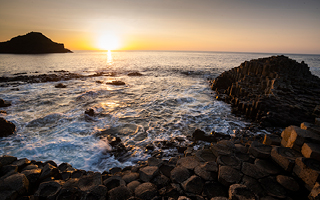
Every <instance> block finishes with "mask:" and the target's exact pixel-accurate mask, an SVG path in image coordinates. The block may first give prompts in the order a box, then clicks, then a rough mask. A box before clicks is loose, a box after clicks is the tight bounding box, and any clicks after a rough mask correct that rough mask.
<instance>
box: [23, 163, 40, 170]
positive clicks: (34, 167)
mask: <svg viewBox="0 0 320 200" xmlns="http://www.w3.org/2000/svg"><path fill="white" fill-rule="evenodd" d="M31 169H39V167H38V165H34V164H30V165H27V166H26V167H24V168H23V169H22V171H25V170H31Z"/></svg>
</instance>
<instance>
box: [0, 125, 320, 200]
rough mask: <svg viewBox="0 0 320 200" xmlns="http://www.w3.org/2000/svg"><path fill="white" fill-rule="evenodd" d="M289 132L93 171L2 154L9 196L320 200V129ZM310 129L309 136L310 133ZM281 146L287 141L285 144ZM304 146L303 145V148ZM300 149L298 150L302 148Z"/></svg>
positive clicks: (2, 188)
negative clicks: (165, 158) (169, 157)
mask: <svg viewBox="0 0 320 200" xmlns="http://www.w3.org/2000/svg"><path fill="white" fill-rule="evenodd" d="M316 123H318V125H315V124H309V123H302V124H301V126H300V127H296V126H290V127H287V128H286V129H285V130H284V131H283V132H282V134H281V137H280V136H278V135H275V134H267V135H265V136H264V140H263V142H262V141H257V140H250V139H249V140H248V139H247V140H244V138H231V139H230V140H220V141H218V142H217V143H212V144H211V145H210V146H205V147H204V148H203V149H201V150H191V151H190V150H186V151H185V153H184V156H181V157H173V158H171V159H170V160H169V161H168V160H162V159H159V158H156V157H150V158H149V159H148V160H147V161H141V162H138V164H137V165H136V166H128V167H125V168H124V169H121V168H119V167H115V168H112V169H110V170H109V172H103V173H98V172H91V171H84V170H79V169H75V168H73V167H72V166H71V165H70V164H68V163H62V164H60V165H59V166H58V165H57V164H56V163H55V162H53V161H47V162H44V163H43V162H38V161H35V160H31V161H30V160H28V159H26V158H24V159H17V158H16V157H13V156H6V155H4V156H2V157H0V167H1V168H0V197H1V198H2V199H58V200H59V199H84V200H85V199H109V200H118V199H131V200H135V199H137V200H139V199H140V200H142V199H143V200H151V199H153V200H156V199H168V200H174V199H178V200H193V199H196V200H219V199H220V200H227V199H243V200H246V199H247V200H249V199H250V200H258V199H264V200H273V199H286V200H290V199H299V200H300V199H306V198H307V197H309V199H310V200H314V199H319V198H320V184H319V180H320V178H319V177H320V157H319V155H320V150H319V145H318V144H319V143H320V126H319V121H317V122H316ZM306 132H308V135H307V136H306V135H305V133H306ZM280 144H283V145H282V146H281V145H280ZM298 147H301V148H298ZM297 150H299V151H297Z"/></svg>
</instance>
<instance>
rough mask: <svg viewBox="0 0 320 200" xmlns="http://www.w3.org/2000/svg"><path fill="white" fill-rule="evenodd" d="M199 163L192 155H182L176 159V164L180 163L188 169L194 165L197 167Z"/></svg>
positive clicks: (191, 168)
mask: <svg viewBox="0 0 320 200" xmlns="http://www.w3.org/2000/svg"><path fill="white" fill-rule="evenodd" d="M200 164H201V163H200V162H199V160H198V159H197V158H196V157H194V156H188V157H183V158H180V159H179V160H178V161H177V166H179V165H180V166H182V167H185V168H187V169H190V170H193V169H194V168H195V167H197V166H198V165H200Z"/></svg>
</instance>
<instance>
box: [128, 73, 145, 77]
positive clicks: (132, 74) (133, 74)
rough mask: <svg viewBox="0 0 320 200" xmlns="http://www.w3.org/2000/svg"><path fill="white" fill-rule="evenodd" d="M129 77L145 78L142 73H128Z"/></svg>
mask: <svg viewBox="0 0 320 200" xmlns="http://www.w3.org/2000/svg"><path fill="white" fill-rule="evenodd" d="M128 76H143V74H141V73H140V72H130V73H128Z"/></svg>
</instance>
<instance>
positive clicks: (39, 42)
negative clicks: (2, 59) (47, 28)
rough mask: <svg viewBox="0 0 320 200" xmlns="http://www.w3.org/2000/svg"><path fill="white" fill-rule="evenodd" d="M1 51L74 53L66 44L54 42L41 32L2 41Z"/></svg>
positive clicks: (17, 52) (0, 44) (16, 52)
mask: <svg viewBox="0 0 320 200" xmlns="http://www.w3.org/2000/svg"><path fill="white" fill-rule="evenodd" d="M0 53H14V54H41V53H72V51H70V50H69V49H66V48H64V44H60V43H56V42H53V41H52V40H51V39H49V38H47V37H46V36H44V35H43V34H42V33H39V32H30V33H28V34H26V35H22V36H21V35H20V36H17V37H14V38H12V39H11V40H9V41H6V42H0Z"/></svg>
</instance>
